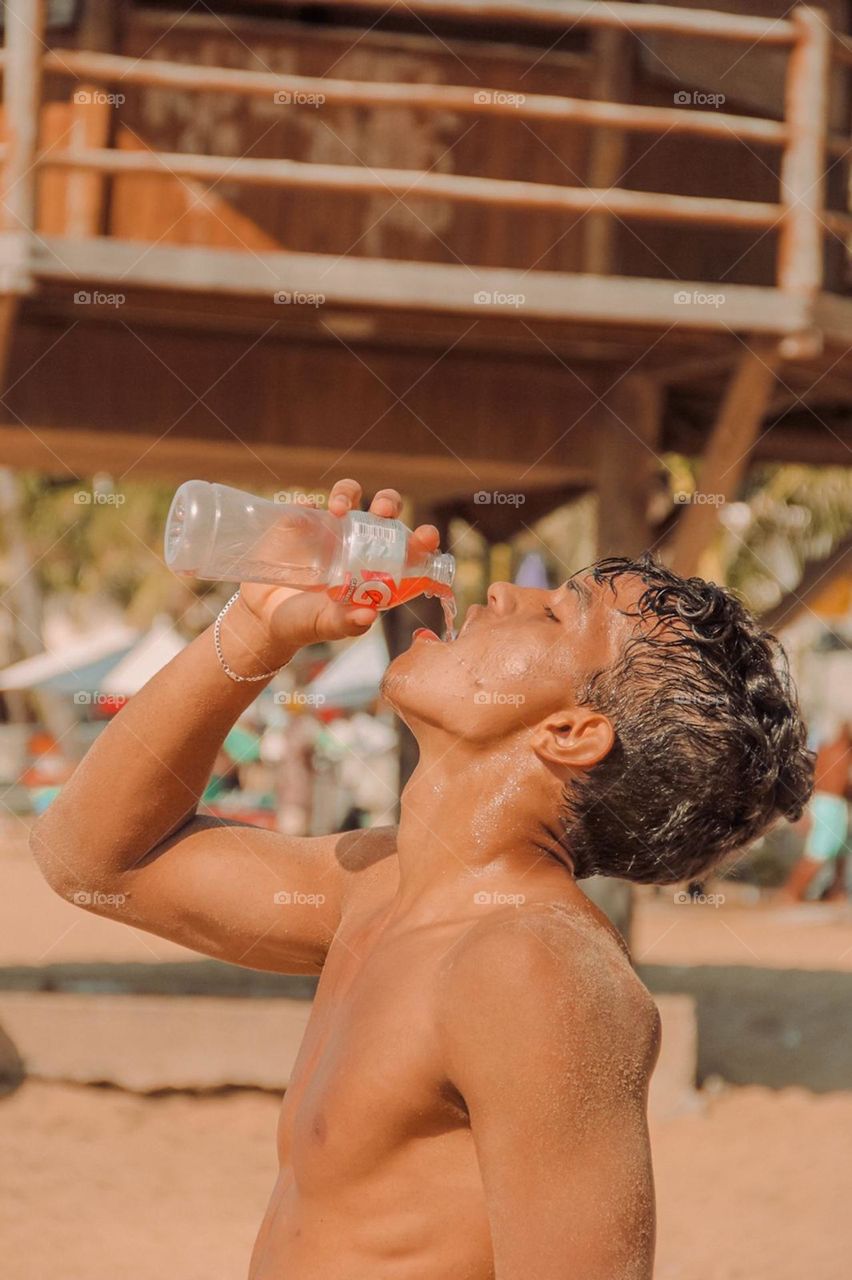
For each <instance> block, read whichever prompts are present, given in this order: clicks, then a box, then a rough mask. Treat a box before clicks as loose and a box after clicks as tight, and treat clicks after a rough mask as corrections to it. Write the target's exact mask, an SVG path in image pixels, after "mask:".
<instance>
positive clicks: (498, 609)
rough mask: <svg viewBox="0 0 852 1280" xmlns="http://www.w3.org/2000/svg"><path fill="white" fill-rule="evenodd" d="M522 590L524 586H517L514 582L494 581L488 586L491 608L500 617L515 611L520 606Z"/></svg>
mask: <svg viewBox="0 0 852 1280" xmlns="http://www.w3.org/2000/svg"><path fill="white" fill-rule="evenodd" d="M522 590H523V588H522V587H516V586H515V584H514V583H513V582H492V583H491V586H490V587H489V588H488V607H489V609H492V610H493V611H494V613H496V614H497V615H498V617H502V616H503V615H504V614H507V613H513V612H514V611H515V609H516V608H517V607H518V601H519V597H520V593H521V592H522Z"/></svg>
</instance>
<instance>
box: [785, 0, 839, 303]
mask: <svg viewBox="0 0 852 1280" xmlns="http://www.w3.org/2000/svg"><path fill="white" fill-rule="evenodd" d="M793 23H794V26H795V28H796V44H795V46H794V48H793V53H792V56H791V58H790V62H789V67H788V72H787V95H786V118H787V124H788V127H789V130H790V142H789V144H788V146H787V150H786V152H785V154H784V161H783V165H782V169H781V193H782V199H783V202H784V207H785V213H784V222H783V225H782V227H781V236H780V241H779V246H778V284H779V286H780V287H781V288H782V289H784V290H785V292H787V293H790V294H800V295H801V294H804V295H805V296H806V297H809V298H815V297H816V295H817V294H818V293H819V291H820V289H821V288H822V285H823V280H824V278H825V228H824V222H825V220H826V209H825V205H826V199H825V190H826V174H825V171H826V151H827V141H828V121H829V90H830V71H831V31H830V29H829V27H828V25H827V23H826V19H825V16H824V14H823V13H822V11H821V10H818V9H812V8H810V7H809V6H806V5H800V6H799V7H798V8H796V9H794V11H793Z"/></svg>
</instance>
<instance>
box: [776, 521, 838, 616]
mask: <svg viewBox="0 0 852 1280" xmlns="http://www.w3.org/2000/svg"><path fill="white" fill-rule="evenodd" d="M849 573H852V537H849V538H846V539H844V541H843V542H841V543H840V544H839V545H838V546H837V547H835V549H834V550H833V551H832V552H831V553H830V555H827V556H825V557H824V558H823V559H822V560H813V561H811V563H810V564H808V565H807V566H806V568H805V572H804V574H803V575H802V580H801V582H800V583H799V585H798V586H797V587H796V589H795V591H788V592H787V594H786V595H785V596H784V597H783V599H782V600H780V601H779V603H778V604H777V605H775V607H774V608H773V609H770V610H769V611H768V612H767V613H764V614H763V615H762V616H761V619H760V621H761V623H762V625H763V626H764V627H765V628H766V630H767V631H780V630H782V629H783V628H784V627H788V626H789V625H790V623H791V622H793V621H794V620H795V619H796V618H797V617H798V616H799V614H801V613H803V612H804V611H805V610H806V609H809V608H810V606H811V604H812V603H813V601H814V600H815V599H816V598H817V597H818V596H820V595H821V594H822V593H823V592H824V591H825V590H826V588H827V587H829V586H830V585H831V583H832V582H833V581H834V579H835V578H837V577H838V576H840V575H841V574H843V575H846V574H849Z"/></svg>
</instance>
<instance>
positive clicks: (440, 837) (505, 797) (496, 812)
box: [397, 739, 573, 915]
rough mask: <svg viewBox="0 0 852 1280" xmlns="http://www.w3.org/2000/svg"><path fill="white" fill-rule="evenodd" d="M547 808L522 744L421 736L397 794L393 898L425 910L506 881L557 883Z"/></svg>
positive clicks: (533, 885)
mask: <svg viewBox="0 0 852 1280" xmlns="http://www.w3.org/2000/svg"><path fill="white" fill-rule="evenodd" d="M553 807H554V787H553V783H552V780H550V779H546V778H545V779H543V778H542V777H541V774H540V771H539V770H538V769H537V768H536V764H535V761H534V759H531V757H530V753H529V750H528V748H527V749H526V750H524V749H522V748H520V746H519V748H518V749H517V750H513V749H512V744H502V745H501V748H500V749H499V750H497V749H494V748H493V747H492V748H483V747H481V746H478V745H477V746H470V745H469V744H467V743H462V742H459V741H458V740H457V739H456V740H454V741H452V742H446V741H444V740H443V739H440V740H438V741H436V742H434V743H433V742H429V743H428V744H426V745H425V746H424V744H423V743H421V755H420V760H419V763H418V765H417V768H416V769H415V771H414V773H413V774H412V776H411V778H410V779H409V781H408V783H407V784H406V787H405V790H404V791H403V795H402V803H401V811H400V823H399V832H398V840H397V851H398V857H399V868H400V885H399V892H398V895H397V905H398V907H399V908H400V909H403V910H409V909H411V908H413V907H414V906H415V905H416V907H417V909H418V911H421V910H422V911H423V912H424V913H425V914H427V915H428V914H429V913H430V912H434V913H436V914H437V913H439V912H441V911H443V910H445V909H446V908H447V907H448V905H449V904H451V903H453V904H456V905H457V906H458V907H460V908H462V909H464V907H465V904H467V903H471V904H472V903H473V901H474V896H475V895H478V894H494V893H498V892H500V893H505V892H507V891H508V889H511V888H513V887H515V886H516V887H517V892H518V893H523V892H524V891H525V890H526V891H527V892H528V893H530V894H532V893H535V892H537V891H542V890H545V889H549V888H551V887H552V888H553V889H554V890H556V891H559V890H563V891H564V890H565V889H567V888H568V887H569V885H572V884H573V877H572V875H571V871H570V868H569V867H568V866H567V865H566V864H565V863H561V862H560V861H559V858H560V857H564V855H562V854H560V852H559V851H558V850H557V849H555V848H554V843H553V841H549V840H548V837H547V827H546V822H545V821H543V818H544V816H545V815H546V814H547V813H548V812H549V811H550V809H552V808H553Z"/></svg>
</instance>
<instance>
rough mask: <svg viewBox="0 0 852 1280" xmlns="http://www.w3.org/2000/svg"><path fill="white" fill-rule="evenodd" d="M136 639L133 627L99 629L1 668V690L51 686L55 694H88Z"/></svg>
mask: <svg viewBox="0 0 852 1280" xmlns="http://www.w3.org/2000/svg"><path fill="white" fill-rule="evenodd" d="M138 638H139V632H138V631H137V630H136V629H135V628H134V627H127V626H124V625H123V624H120V623H117V624H114V625H112V626H110V627H107V628H106V629H104V628H99V629H98V631H97V633H93V634H91V635H87V636H83V637H82V638H81V639H79V640H75V641H73V642H72V643H71V644H67V645H64V646H63V647H62V649H61V650H57V651H55V652H53V651H47V652H45V653H39V654H36V655H35V657H33V658H24V659H23V661H22V662H14V663H13V664H12V665H11V666H10V667H6V669H5V670H4V671H0V689H4V690H6V689H52V690H54V691H56V692H58V693H83V692H88V693H91V692H93V691H95V690H97V689H99V688H100V687H101V681H102V680H103V678H104V677H105V676H106V673H107V672H108V671H109V670H110V669H111V668H112V667H114V666H115V664H116V662H118V661H119V659H120V658H121V657H123V655H124V654H126V653H129V652H130V650H131V649H132V648H133V645H134V644H135V642H136V641H137V640H138Z"/></svg>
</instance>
